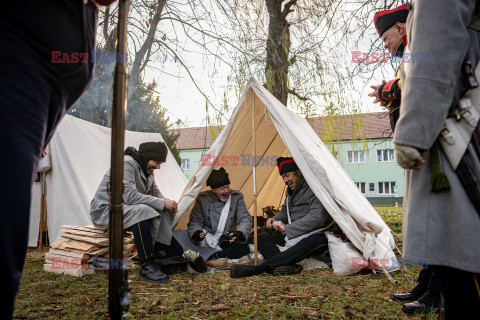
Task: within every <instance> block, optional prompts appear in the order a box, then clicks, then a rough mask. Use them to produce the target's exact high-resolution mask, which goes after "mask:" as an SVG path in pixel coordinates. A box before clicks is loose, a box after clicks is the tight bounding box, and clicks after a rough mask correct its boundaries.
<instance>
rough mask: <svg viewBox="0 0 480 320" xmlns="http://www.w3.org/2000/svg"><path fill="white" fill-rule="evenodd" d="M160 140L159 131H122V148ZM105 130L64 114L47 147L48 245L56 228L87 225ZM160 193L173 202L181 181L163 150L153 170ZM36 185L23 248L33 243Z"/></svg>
mask: <svg viewBox="0 0 480 320" xmlns="http://www.w3.org/2000/svg"><path fill="white" fill-rule="evenodd" d="M147 141H164V140H163V138H162V136H161V134H159V133H145V132H132V131H126V132H125V146H132V147H135V148H138V146H139V145H140V144H141V143H142V142H147ZM110 145H111V129H110V128H107V127H102V126H99V125H96V124H93V123H91V122H87V121H84V120H81V119H78V118H75V117H72V116H68V115H67V116H65V118H64V119H63V120H62V122H61V123H60V125H59V127H58V128H57V131H56V132H55V135H54V136H53V138H52V140H51V141H50V143H49V147H48V150H49V151H48V153H49V154H48V156H49V157H50V159H51V167H52V169H51V170H50V171H48V172H47V173H46V220H47V228H48V235H49V240H50V242H53V241H56V240H59V238H60V233H61V228H62V225H76V226H85V225H91V224H92V221H91V218H90V213H89V210H90V202H91V200H92V199H93V196H94V195H95V191H96V190H97V188H98V185H99V183H100V181H101V180H102V178H103V175H104V174H105V172H106V171H107V170H108V169H109V168H110ZM155 181H156V182H157V185H158V187H159V189H160V190H161V191H162V193H163V194H164V195H165V196H166V197H168V198H170V199H172V200H176V201H177V200H178V199H179V198H180V195H181V193H182V191H183V190H184V188H185V186H186V184H187V179H186V177H185V175H184V174H183V172H182V170H181V169H180V167H179V166H178V164H177V162H176V160H175V158H174V157H173V155H172V154H171V153H170V152H169V153H168V156H167V161H166V162H165V163H164V164H162V166H161V168H160V169H159V170H155ZM41 194H42V185H41V183H39V182H35V183H34V185H33V187H32V204H31V209H30V228H29V240H28V245H29V246H31V247H35V246H37V244H38V236H39V223H40V212H41V203H40V202H41V201H40V199H41Z"/></svg>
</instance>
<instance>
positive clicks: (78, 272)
mask: <svg viewBox="0 0 480 320" xmlns="http://www.w3.org/2000/svg"><path fill="white" fill-rule="evenodd" d="M43 270H45V271H47V272H53V273H57V274H68V275H71V276H74V277H81V276H84V275H86V274H93V273H94V272H95V270H94V269H68V268H64V269H62V268H57V267H54V266H53V265H52V264H49V263H46V264H44V265H43Z"/></svg>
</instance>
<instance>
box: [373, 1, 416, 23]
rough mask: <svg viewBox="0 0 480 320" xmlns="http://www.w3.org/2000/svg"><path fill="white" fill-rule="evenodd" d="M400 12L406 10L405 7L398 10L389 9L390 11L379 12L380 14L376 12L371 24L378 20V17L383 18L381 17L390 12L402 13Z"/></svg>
mask: <svg viewBox="0 0 480 320" xmlns="http://www.w3.org/2000/svg"><path fill="white" fill-rule="evenodd" d="M402 10H407V11H408V9H407V6H405V5H404V6H400V7H398V8H395V9H391V10H384V11H380V12H377V13H375V16H374V17H373V23H376V22H377V20H378V18H380V17H383V16H386V15H387V14H390V13H392V12H396V11H402Z"/></svg>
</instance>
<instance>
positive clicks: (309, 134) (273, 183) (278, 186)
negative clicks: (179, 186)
mask: <svg viewBox="0 0 480 320" xmlns="http://www.w3.org/2000/svg"><path fill="white" fill-rule="evenodd" d="M253 141H256V142H255V145H254V144H253ZM282 156H292V157H293V158H294V159H295V162H296V163H297V165H298V167H299V168H300V170H301V171H302V173H303V175H304V177H305V179H306V181H307V183H308V185H309V186H310V188H311V189H312V191H313V192H314V193H315V195H316V196H317V197H318V199H319V200H320V201H321V202H322V204H323V205H324V206H325V208H326V210H327V211H328V212H329V213H330V215H331V216H332V217H333V219H334V220H335V221H336V223H337V224H338V225H339V226H340V227H341V229H342V230H343V231H344V233H345V234H346V236H347V237H348V238H349V239H350V241H351V242H352V244H353V245H354V246H355V247H356V249H358V251H359V252H361V254H362V255H363V258H364V259H365V260H367V261H370V259H372V258H376V259H382V263H384V264H385V262H386V261H389V263H388V266H387V265H385V266H384V267H386V269H389V270H393V269H395V266H392V263H393V264H394V265H395V263H394V262H395V261H396V260H395V255H394V253H393V250H392V249H393V248H394V245H395V244H394V240H393V236H392V234H391V231H390V228H389V227H388V226H387V225H386V224H385V222H384V221H383V220H382V218H381V217H380V216H379V215H378V213H377V212H376V211H375V209H374V208H373V207H372V206H371V204H370V203H369V202H368V200H367V199H366V198H365V197H364V196H363V195H362V193H361V192H360V191H359V189H358V188H357V187H356V186H355V184H354V183H353V181H352V180H351V178H350V177H349V176H348V175H347V173H346V172H345V170H344V169H343V168H342V167H341V165H340V164H339V163H338V161H337V160H336V159H335V157H333V155H332V154H331V153H330V151H329V150H328V149H327V148H326V146H325V145H324V144H323V142H322V141H321V140H320V138H319V137H318V135H317V134H316V133H315V132H314V130H313V129H312V128H311V126H310V125H309V124H308V122H307V121H306V120H305V119H303V118H301V117H299V116H298V115H297V114H295V113H294V112H292V111H290V110H289V109H287V108H286V107H285V106H284V105H283V104H282V103H281V102H280V101H278V100H277V99H276V98H275V97H274V96H273V95H272V94H271V93H270V92H268V91H267V90H266V89H265V88H264V87H263V86H261V85H260V84H259V83H258V82H257V81H256V80H255V79H253V78H252V79H250V81H249V82H248V84H247V87H246V89H245V92H244V94H243V97H242V99H241V100H240V102H239V104H238V105H237V107H236V108H235V109H234V111H233V112H232V116H231V118H230V120H229V122H228V123H227V125H226V126H225V127H224V129H223V131H222V132H221V134H220V135H219V136H218V138H217V140H216V141H215V143H214V144H213V145H212V147H211V148H210V150H209V151H208V153H207V154H206V155H205V156H204V158H203V161H202V164H201V166H200V167H199V168H198V170H197V171H196V173H195V175H194V176H193V177H192V178H191V179H190V181H189V183H188V185H187V186H186V188H185V190H184V192H183V194H182V196H181V198H180V202H179V206H178V213H177V216H176V219H175V220H174V225H175V228H176V229H185V228H186V224H187V222H188V217H189V210H190V208H191V207H192V205H193V202H194V200H195V198H196V197H197V195H198V193H199V192H201V191H203V190H206V189H207V187H206V186H205V182H206V180H207V178H208V176H209V175H210V173H211V171H212V169H214V168H219V167H225V169H226V170H227V172H228V173H229V178H230V181H231V184H230V186H231V188H232V189H236V190H239V191H240V192H242V193H243V195H244V197H245V202H246V205H247V208H248V209H249V211H250V213H252V214H253V208H254V207H255V206H254V202H255V201H254V200H255V196H254V195H253V194H254V186H253V181H254V180H255V181H256V186H255V189H256V198H257V204H258V205H257V206H256V207H257V214H258V215H259V216H260V215H262V208H264V207H267V206H275V207H278V206H279V205H280V204H282V203H283V197H284V193H285V185H284V183H283V180H282V179H281V177H280V176H279V174H278V169H277V168H276V161H275V160H276V158H277V157H282ZM215 160H218V162H216V163H215ZM252 160H254V161H253V162H252ZM252 163H255V164H256V169H255V171H254V170H253V169H252ZM254 176H255V177H254ZM347 261H348V259H347Z"/></svg>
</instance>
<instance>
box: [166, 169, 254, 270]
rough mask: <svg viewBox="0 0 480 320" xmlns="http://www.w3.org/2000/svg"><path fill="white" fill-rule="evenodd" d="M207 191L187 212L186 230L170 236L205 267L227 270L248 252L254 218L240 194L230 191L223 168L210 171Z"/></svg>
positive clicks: (202, 193) (175, 232)
mask: <svg viewBox="0 0 480 320" xmlns="http://www.w3.org/2000/svg"><path fill="white" fill-rule="evenodd" d="M206 184H207V186H208V187H210V188H211V189H210V190H207V191H203V192H200V193H199V195H198V196H197V199H196V201H195V205H194V206H193V208H192V211H191V212H190V219H189V222H188V230H186V231H185V230H176V231H174V232H173V237H174V239H175V240H176V241H178V243H179V244H180V245H181V247H182V248H183V250H187V249H190V250H194V251H196V252H199V254H200V256H201V257H202V258H204V259H205V260H207V263H206V264H207V265H208V266H210V267H214V268H218V269H228V268H229V267H230V266H231V265H232V264H233V263H236V259H239V258H241V257H243V256H245V255H247V254H249V253H250V248H249V246H248V244H247V239H248V236H249V235H250V230H251V229H252V224H253V219H252V217H251V215H250V213H249V212H248V210H247V207H246V205H245V200H244V198H243V194H242V193H241V192H240V191H237V190H232V189H230V179H229V177H228V173H227V172H226V171H225V169H224V168H220V169H218V170H212V172H211V174H210V176H209V177H208V179H207V183H206Z"/></svg>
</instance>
